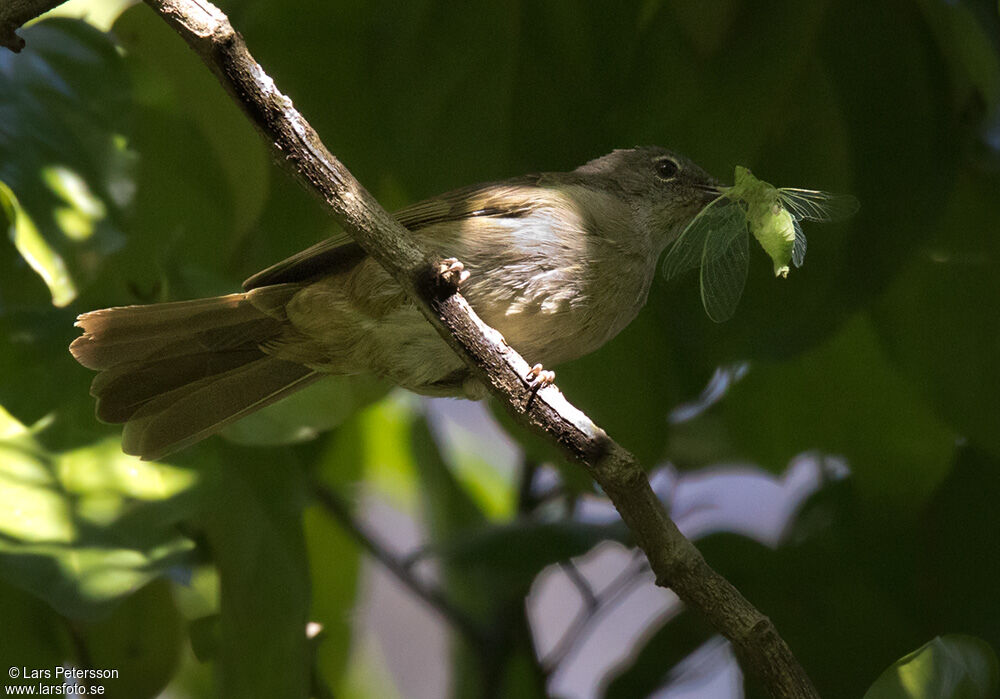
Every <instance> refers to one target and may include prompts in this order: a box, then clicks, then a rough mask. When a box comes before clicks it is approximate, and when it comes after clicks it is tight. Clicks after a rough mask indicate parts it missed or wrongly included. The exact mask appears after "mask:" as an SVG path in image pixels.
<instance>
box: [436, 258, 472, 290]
mask: <svg viewBox="0 0 1000 699" xmlns="http://www.w3.org/2000/svg"><path fill="white" fill-rule="evenodd" d="M437 273H438V276H439V277H441V279H443V280H444V281H445V282H447V283H448V284H452V285H453V286H454V287H455V288H458V287H459V285H461V283H462V282H464V281H465V280H466V279H468V278H469V271H468V270H467V269H466V268H465V265H463V264H462V263H461V262H459V261H458V260H456V259H455V258H454V257H449V258H447V259H444V260H441V261H440V262H438V266H437Z"/></svg>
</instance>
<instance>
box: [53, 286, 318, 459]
mask: <svg viewBox="0 0 1000 699" xmlns="http://www.w3.org/2000/svg"><path fill="white" fill-rule="evenodd" d="M296 289H297V287H296V286H295V285H291V284H285V285H275V286H269V287H262V288H260V289H255V290H253V291H250V292H247V293H242V294H230V295H228V296H217V297H215V298H208V299H200V300H197V301H180V302H176V303H162V304H154V305H149V306H122V307H119V308H106V309H103V310H100V311H93V312H91V313H84V314H83V315H81V316H80V317H79V318H78V319H77V322H76V324H77V326H79V327H80V328H82V329H83V331H84V334H83V335H82V336H80V337H78V338H77V339H76V340H74V341H73V344H71V345H70V348H69V349H70V352H72V353H73V356H74V357H75V358H76V360H77V361H78V362H80V363H81V364H82V365H84V366H85V367H88V368H90V369H96V370H98V371H99V372H100V373H99V374H98V375H97V376H96V377H95V378H94V382H93V384H92V385H91V389H90V392H91V394H92V395H94V396H95V397H96V398H97V417H98V418H100V419H101V420H104V421H105V422H124V423H125V430H124V433H123V435H122V449H123V450H124V451H125V452H126V453H128V454H136V455H138V456H141V457H142V458H143V459H158V458H161V457H163V456H165V455H166V454H169V453H171V452H173V451H176V450H178V449H182V448H184V447H186V446H188V445H190V444H192V443H194V442H197V441H199V440H201V439H204V438H205V437H208V436H209V435H211V434H214V433H215V432H218V431H219V430H220V429H222V428H223V427H225V426H226V425H228V424H229V423H231V422H233V421H234V420H238V419H239V418H241V417H243V416H245V415H247V414H249V413H251V412H253V411H255V410H259V409H260V408H263V407H264V406H266V405H269V404H271V403H273V402H274V401H276V400H278V399H280V398H283V397H284V396H286V395H288V394H289V393H292V392H294V391H297V390H299V389H300V388H304V387H305V386H307V385H309V384H310V383H312V382H313V381H315V380H316V379H317V378H319V376H320V375H319V374H318V373H317V372H315V371H314V370H312V369H310V368H309V367H306V366H303V365H301V364H297V363H295V362H289V361H285V360H282V359H277V358H275V357H271V356H269V355H267V354H265V353H264V352H263V351H262V350H261V349H260V347H261V345H262V344H263V343H265V342H267V341H269V340H273V339H275V338H276V337H278V336H280V335H281V334H282V332H283V329H284V328H285V327H286V322H287V318H286V316H285V313H284V307H285V304H286V303H287V301H288V300H289V298H291V295H292V294H293V293H294V292H295V291H296Z"/></svg>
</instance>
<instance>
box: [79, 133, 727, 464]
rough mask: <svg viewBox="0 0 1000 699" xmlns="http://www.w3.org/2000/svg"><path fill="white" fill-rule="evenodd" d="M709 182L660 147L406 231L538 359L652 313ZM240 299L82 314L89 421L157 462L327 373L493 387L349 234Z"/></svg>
mask: <svg viewBox="0 0 1000 699" xmlns="http://www.w3.org/2000/svg"><path fill="white" fill-rule="evenodd" d="M715 185H716V183H715V181H714V180H712V178H711V177H709V176H708V175H707V174H706V173H705V172H704V171H703V170H701V169H700V168H699V167H697V166H696V165H695V164H694V163H692V162H690V161H689V160H687V159H685V158H683V157H681V156H679V155H676V154H674V153H671V152H670V151H667V150H665V149H663V148H657V147H644V148H633V149H629V150H616V151H614V152H612V153H610V154H608V155H606V156H604V157H601V158H597V159H596V160H592V161H590V162H588V163H587V164H585V165H582V166H581V167H578V168H577V169H575V170H573V171H572V172H566V173H543V174H535V175H526V176H523V177H516V178H513V179H508V180H503V181H500V182H492V183H488V184H480V185H474V186H471V187H466V188H464V189H459V190H456V191H454V192H450V193H447V194H443V195H441V196H438V197H434V198H432V199H428V200H426V201H423V202H420V203H417V204H414V205H412V206H409V207H407V208H405V209H403V210H402V211H399V212H398V213H397V214H396V218H397V219H398V220H399V222H400V223H402V224H403V225H404V226H405V227H406V228H408V229H409V230H410V231H411V232H412V233H414V234H415V235H416V236H418V237H419V239H420V245H421V247H422V249H423V250H424V251H426V252H427V254H429V255H433V256H438V257H441V258H452V257H453V258H457V259H458V260H461V261H462V262H463V263H464V265H465V269H466V270H467V271H468V272H469V273H470V276H469V278H468V281H467V282H465V283H464V284H463V286H462V293H463V294H464V295H465V297H466V298H467V299H468V301H469V303H470V304H471V305H472V307H473V308H474V309H475V310H476V312H477V313H478V314H479V315H480V316H481V317H482V319H483V320H484V321H485V322H486V323H488V324H489V325H491V326H493V327H494V328H496V329H497V330H499V331H500V332H501V333H502V334H503V335H504V337H505V338H506V339H507V341H508V343H510V345H511V346H512V347H514V348H515V349H516V350H517V351H518V352H520V353H521V354H522V355H523V356H524V357H526V358H527V359H528V360H529V361H531V362H539V363H541V364H544V365H545V366H554V365H557V364H559V363H561V362H565V361H568V360H571V359H575V358H577V357H580V356H582V355H584V354H587V353H589V352H592V351H594V350H595V349H597V348H598V347H600V346H601V345H603V344H604V343H605V342H607V341H608V340H610V339H611V338H613V337H614V336H615V335H617V334H618V333H619V332H620V331H621V330H622V328H624V327H625V326H626V325H628V323H629V322H631V321H632V319H633V318H635V316H636V314H637V313H638V312H639V309H640V308H641V307H642V306H643V304H645V302H646V297H647V295H648V293H649V288H650V285H651V283H652V281H653V278H654V276H655V273H656V266H657V260H658V258H659V256H660V254H661V253H662V252H663V250H664V249H665V248H666V246H667V245H668V244H669V243H670V242H671V241H672V240H673V239H674V238H676V237H677V235H679V233H680V231H681V230H683V228H684V226H685V225H686V224H687V223H688V222H689V221H690V220H691V219H692V218H693V217H694V216H695V214H697V213H698V211H699V210H700V209H701V208H702V207H703V206H704V205H705V204H706V203H708V202H709V201H711V200H712V199H713V198H714V197H715V196H717V195H718V190H717V189H716V186H715ZM243 289H244V290H243V292H241V293H236V294H229V295H226V296H217V297H214V298H206V299H199V300H195V301H179V302H174V303H161V304H153V305H147V306H123V307H119V308H106V309H103V310H99V311H92V312H90V313H84V314H83V315H81V316H80V317H79V318H78V319H77V323H76V324H77V325H78V326H79V327H80V328H82V329H83V333H84V334H83V335H82V336H81V337H78V338H77V339H76V340H75V341H74V342H73V344H72V345H70V351H71V352H72V353H73V356H74V357H76V359H77V361H79V362H80V363H81V364H83V365H84V366H86V367H89V368H91V369H96V370H97V371H99V372H100V373H99V374H98V375H97V376H96V377H95V378H94V382H93V385H92V387H91V393H92V394H93V395H94V396H95V397H96V398H97V417H98V418H100V419H101V420H104V421H106V422H114V423H125V429H124V434H123V437H122V449H123V450H124V451H125V452H127V453H129V454H137V455H139V456H141V457H142V458H144V459H156V458H160V457H162V456H164V455H166V454H169V453H171V452H173V451H176V450H178V449H182V448H184V447H186V446H188V445H190V444H192V443H194V442H197V441H199V440H201V439H204V438H205V437H207V436H209V435H211V434H213V433H215V432H217V431H218V430H220V429H221V428H222V427H224V426H225V425H227V424H229V423H231V422H233V421H234V420H238V419H239V418H241V417H243V416H245V415H247V414H249V413H251V412H253V411H255V410H258V409H260V408H262V407H264V406H266V405H269V404H271V403H273V402H275V401H277V400H280V399H281V398H283V397H285V396H287V395H289V394H290V393H292V392H294V391H297V390H299V389H301V388H303V387H305V386H307V385H309V384H311V383H312V382H314V381H317V380H319V379H321V378H322V377H324V376H325V375H327V374H361V373H366V372H370V373H373V374H376V375H379V376H382V377H385V378H387V379H389V380H390V381H392V382H394V383H396V384H398V385H400V386H403V387H405V388H408V389H410V390H412V391H416V392H417V393H422V394H426V395H434V396H462V397H468V398H481V397H482V396H484V395H485V390H484V388H483V387H482V386H481V385H480V384H479V383H478V382H477V381H476V380H475V379H474V378H472V375H471V373H470V372H469V370H468V367H467V366H466V365H465V364H464V363H463V361H462V360H461V359H460V358H459V357H458V356H457V355H456V354H455V353H454V352H453V351H452V350H451V348H449V347H448V345H447V344H446V343H445V341H444V340H443V339H442V338H441V337H440V336H439V335H438V333H437V331H436V330H435V329H434V328H433V327H432V326H431V325H430V324H429V323H428V322H427V321H426V319H425V318H424V317H423V315H422V314H421V313H420V312H419V311H418V310H417V308H416V307H415V306H414V305H413V304H412V303H411V302H410V301H409V299H408V298H407V297H406V295H405V294H404V293H403V291H402V289H401V288H400V286H399V285H398V284H397V283H396V282H395V280H394V279H393V278H392V277H390V276H389V275H388V274H387V273H386V272H385V270H383V269H382V267H381V266H380V265H379V264H378V263H377V262H376V261H375V260H373V259H372V258H370V257H368V255H366V254H365V252H364V251H363V250H362V249H361V247H360V246H358V245H357V244H356V243H354V242H352V241H351V240H350V239H349V238H347V237H346V236H337V237H333V238H330V239H328V240H325V241H323V242H321V243H319V244H317V245H314V246H313V247H311V248H309V249H307V250H305V251H303V252H300V253H298V254H297V255H293V256H292V257H290V258H288V259H287V260H284V261H283V262H279V263H278V264H276V265H274V266H272V267H269V268H268V269H265V270H264V271H262V272H259V273H258V274H255V275H253V276H252V277H250V278H249V279H247V280H246V282H244V284H243Z"/></svg>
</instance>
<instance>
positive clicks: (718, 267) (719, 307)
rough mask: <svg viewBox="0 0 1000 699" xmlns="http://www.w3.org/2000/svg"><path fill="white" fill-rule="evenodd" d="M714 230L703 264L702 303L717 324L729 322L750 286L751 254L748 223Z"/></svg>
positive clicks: (707, 244)
mask: <svg viewBox="0 0 1000 699" xmlns="http://www.w3.org/2000/svg"><path fill="white" fill-rule="evenodd" d="M740 224H741V225H739V226H736V225H732V224H730V225H728V226H722V227H718V228H714V229H712V230H711V231H710V232H709V234H708V237H707V238H706V239H705V248H704V251H703V256H702V264H701V303H702V305H703V306H704V307H705V312H706V313H708V317H709V318H711V319H712V320H714V321H715V322H716V323H721V322H723V321H726V320H729V319H730V318H731V317H732V316H733V313H734V312H735V311H736V306H737V304H739V302H740V297H741V296H742V295H743V287H744V286H746V283H747V267H749V262H750V255H749V250H748V245H747V241H748V240H749V236H748V235H747V231H746V223H745V221H740Z"/></svg>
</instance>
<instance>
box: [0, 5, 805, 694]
mask: <svg viewBox="0 0 1000 699" xmlns="http://www.w3.org/2000/svg"><path fill="white" fill-rule="evenodd" d="M145 2H146V4H147V5H149V6H150V7H151V8H152V9H153V10H155V11H156V12H157V13H158V14H160V15H161V16H162V17H163V18H164V19H165V20H166V21H167V23H168V24H170V26H171V27H173V28H174V29H175V30H176V31H177V33H178V34H180V35H181V37H182V38H183V39H184V40H185V41H186V42H187V43H188V45H190V46H191V48H192V49H194V51H195V52H196V53H197V54H198V55H199V56H200V57H201V58H202V60H203V61H204V62H205V63H206V65H207V66H208V68H209V69H210V70H211V71H212V72H213V73H214V74H215V75H216V76H217V77H218V78H219V80H220V82H221V83H222V85H223V86H224V87H225V89H226V90H227V91H228V92H229V93H230V95H231V96H232V97H233V98H234V99H235V100H236V102H237V103H238V104H239V105H240V106H241V108H242V109H243V110H244V112H245V113H246V114H247V116H248V117H249V118H250V120H251V121H252V122H253V124H254V125H255V127H256V128H257V129H258V130H259V131H260V132H261V134H262V135H263V136H264V138H265V139H266V140H267V141H268V142H269V143H270V144H271V146H272V147H273V148H274V149H275V154H276V155H277V156H278V157H279V158H280V159H282V160H284V161H285V162H286V164H287V165H288V166H289V167H290V168H291V170H292V172H293V173H294V174H295V176H296V177H298V179H299V180H300V181H301V182H302V183H303V184H304V185H305V187H306V188H307V189H308V190H309V191H311V192H312V193H313V194H315V195H316V196H318V197H319V198H320V199H321V200H322V201H323V202H324V203H325V204H326V206H327V207H328V208H329V210H330V211H331V213H333V214H334V216H335V217H336V218H337V219H338V221H339V222H340V223H341V224H342V225H343V227H344V229H345V230H346V231H347V232H348V233H349V234H350V235H351V236H352V237H353V238H354V239H355V240H356V241H357V242H358V243H359V244H360V245H361V246H362V247H363V248H364V249H365V250H366V251H367V252H368V254H370V255H371V256H372V257H374V258H375V259H376V260H377V261H378V262H379V263H380V264H381V265H382V266H383V267H384V268H385V269H386V270H387V271H388V272H389V273H390V274H391V275H392V276H393V277H394V278H395V279H396V280H397V282H398V283H399V284H400V285H401V286H402V287H403V289H404V291H405V292H406V293H407V295H408V296H409V298H410V299H411V300H412V301H413V303H414V304H415V305H416V306H417V307H418V308H419V309H420V311H421V312H422V313H423V314H424V315H425V316H426V317H427V319H428V321H430V322H431V324H432V325H434V327H435V328H436V329H437V330H438V332H439V333H440V334H441V336H442V337H443V338H444V339H445V340H446V341H447V342H448V344H449V345H450V346H451V347H452V348H453V349H454V350H455V352H456V353H457V354H458V355H459V356H460V357H462V359H463V360H464V361H465V362H466V363H467V364H468V365H469V367H470V368H471V369H472V371H473V372H474V374H475V375H476V377H477V378H478V379H479V380H480V381H482V382H483V383H484V385H486V386H487V387H489V389H490V391H491V392H492V393H493V395H494V396H495V397H496V398H497V399H498V400H499V401H500V402H501V403H502V404H503V405H504V406H505V408H506V409H507V410H508V412H510V413H511V415H513V416H514V418H515V419H517V420H518V421H519V422H521V423H522V424H524V425H526V426H528V427H529V428H530V429H532V430H534V431H535V432H537V433H539V434H542V435H544V436H545V437H546V438H548V439H549V440H550V441H553V442H556V443H557V444H558V445H559V446H560V447H561V448H562V450H563V451H564V452H565V453H566V454H567V456H569V457H570V458H571V459H573V460H575V461H577V462H579V463H581V464H582V465H583V466H584V468H586V469H587V472H588V473H589V474H590V476H591V477H592V478H593V479H594V480H595V481H596V482H597V483H598V484H599V485H600V486H601V488H603V490H604V492H605V493H606V494H607V495H608V497H609V498H610V499H611V501H612V502H613V503H614V505H615V507H616V508H617V509H618V512H619V513H620V514H621V517H622V519H623V520H624V521H625V523H626V525H627V526H628V527H629V529H630V530H631V532H632V534H633V535H634V536H635V540H636V543H637V544H638V545H639V547H640V548H641V549H642V550H643V551H644V552H645V554H646V557H647V558H648V559H649V565H650V568H651V569H652V570H653V572H654V573H655V575H656V582H657V584H658V585H661V586H664V587H670V588H672V589H673V590H674V592H675V593H676V594H677V596H678V597H679V598H680V599H681V600H683V601H684V602H685V603H686V604H688V605H690V606H692V607H694V608H695V609H698V610H699V611H700V612H701V613H702V614H704V615H705V616H706V617H707V618H708V620H709V621H710V622H711V624H712V625H713V626H714V627H715V628H716V629H718V631H719V632H720V633H721V634H722V635H724V636H725V637H726V638H727V639H729V641H730V642H731V643H732V644H733V647H734V649H735V651H736V655H737V657H738V658H739V659H740V662H741V663H742V665H743V667H744V668H745V669H747V670H748V671H749V672H750V673H751V674H753V675H755V676H756V677H757V678H758V679H759V680H760V681H761V682H762V683H763V685H764V686H765V687H766V688H767V690H768V691H769V693H770V694H771V696H773V697H795V698H799V697H802V698H815V697H818V694H817V692H816V690H815V689H814V688H813V686H812V684H811V683H810V681H809V679H808V677H807V676H806V674H805V672H804V671H803V669H802V667H801V666H800V665H799V663H798V662H797V661H796V659H795V658H794V656H793V655H792V653H791V651H790V649H789V648H788V645H787V644H786V643H785V642H784V640H782V638H781V637H780V636H779V635H778V632H777V630H776V629H775V627H774V625H773V624H772V623H771V621H770V620H769V619H768V618H767V617H766V616H764V615H763V614H761V613H760V612H759V611H757V610H756V609H755V608H754V607H753V606H752V605H751V604H750V603H749V602H748V601H747V600H746V599H745V598H744V597H743V596H742V595H741V594H740V593H739V591H738V590H736V588H734V587H733V586H732V585H731V584H730V583H729V582H728V581H727V580H725V579H724V578H723V577H722V576H720V575H719V574H718V573H716V572H715V571H714V570H712V568H711V567H710V566H709V565H708V564H707V563H706V562H705V560H704V558H702V556H701V554H700V553H699V552H698V550H697V549H696V548H695V547H694V545H693V544H692V543H691V542H689V541H688V540H687V539H685V538H684V536H683V535H682V534H681V533H680V531H679V530H678V529H677V526H676V525H675V524H674V523H673V521H671V520H670V519H669V517H667V515H666V512H665V511H664V509H663V505H662V503H660V501H659V500H658V499H657V498H656V495H655V494H654V493H653V490H652V489H651V488H650V486H649V481H648V480H647V478H646V474H645V472H644V471H643V470H642V468H641V467H640V465H639V464H638V462H637V461H636V459H635V458H634V457H633V456H632V455H631V454H630V453H629V452H627V451H626V450H625V449H623V448H622V447H621V446H620V445H618V444H617V443H616V442H615V441H614V440H612V439H611V438H610V437H608V435H607V434H606V433H605V432H604V431H603V430H602V429H600V428H599V427H598V426H596V425H595V424H594V423H593V422H592V421H591V420H590V419H589V418H588V417H587V416H586V415H585V414H583V413H582V412H581V411H580V410H578V409H577V408H575V407H574V406H573V405H571V404H570V403H569V402H568V401H567V400H566V399H565V397H563V395H562V393H560V392H559V390H558V389H557V388H556V387H555V386H549V387H546V388H543V389H541V390H540V391H538V392H537V395H536V394H535V393H534V391H533V390H532V387H531V386H529V385H528V384H527V382H526V381H525V379H524V376H525V375H526V374H527V373H528V369H529V365H528V363H527V362H526V361H525V360H524V359H523V358H522V357H521V356H520V355H519V354H518V353H517V352H515V351H514V350H513V349H512V348H510V347H509V346H508V345H507V344H506V342H505V341H504V339H503V337H501V335H500V334H499V333H498V332H497V331H496V330H494V329H493V328H490V327H489V326H487V325H485V324H484V323H483V322H482V321H481V320H480V319H479V317H478V316H477V315H476V313H475V312H474V311H473V310H472V308H471V307H470V306H469V304H468V302H466V300H465V299H464V298H463V297H462V295H461V294H460V293H458V289H457V288H456V286H455V285H454V284H453V283H451V282H450V281H449V280H448V279H445V278H443V277H442V276H441V275H440V274H439V273H438V267H437V265H436V264H435V263H436V261H435V260H428V259H427V258H426V257H425V256H424V255H423V253H422V252H421V251H420V249H419V248H418V247H417V246H416V244H415V243H414V242H413V239H412V236H411V235H410V233H409V231H407V230H406V229H405V228H404V227H403V226H402V225H400V224H399V223H398V222H397V221H396V220H395V219H394V218H393V217H392V216H390V215H389V214H388V213H387V212H386V211H385V210H384V209H383V208H382V207H381V206H380V205H379V204H378V202H377V201H376V200H375V199H374V197H372V196H371V194H369V193H368V192H367V191H366V190H365V189H364V187H362V186H361V184H360V183H359V182H358V181H357V180H356V179H354V177H353V176H352V175H351V173H350V172H349V171H348V170H347V168H345V167H344V166H343V165H342V164H341V163H340V162H339V161H338V160H337V159H336V158H335V157H334V156H333V155H332V154H331V153H330V152H329V151H328V150H327V149H326V147H325V146H324V145H323V144H322V142H321V141H320V139H319V136H318V135H317V134H316V132H315V131H314V130H313V129H312V127H311V126H310V125H309V124H308V123H307V122H306V120H305V119H304V118H303V117H302V115H300V114H299V113H298V111H296V110H295V108H294V107H293V105H292V102H291V100H290V99H288V98H287V97H286V96H285V95H283V94H282V93H281V92H280V91H279V90H278V89H277V88H276V87H275V85H274V82H273V81H272V80H271V78H270V77H268V75H267V74H266V73H265V72H264V71H263V69H262V68H261V67H260V66H259V65H258V64H257V62H256V61H255V60H254V59H253V57H252V56H251V55H250V53H249V51H248V50H247V47H246V44H245V43H244V41H243V38H242V37H241V36H240V35H239V34H238V33H237V32H236V31H235V30H234V29H233V28H232V26H231V25H230V23H229V20H228V18H227V17H226V16H225V14H223V13H222V12H221V11H220V10H218V9H217V8H216V7H214V6H213V5H212V4H210V3H209V2H207V0H145ZM11 3H13V5H14V6H16V7H17V8H21V7H22V6H24V7H27V6H35V7H36V8H39V7H41V8H44V9H48V7H51V6H52V5H53V3H52V2H40V1H39V0H35V1H34V2H32V1H31V0H7V4H6V6H5V10H4V11H3V13H2V15H3V16H2V17H0V19H5V21H6V22H7V24H6V25H0V29H2V28H3V27H11V23H12V20H11V19H7V17H15V18H19V19H15V20H13V21H19V22H23V21H25V20H26V19H27V18H26V17H20V16H19V15H17V14H16V13H15V12H13V11H11V10H10V5H11ZM54 4H58V3H54ZM17 26H19V24H18V25H17ZM12 33H13V32H12V29H11V34H12ZM5 45H7V44H5ZM533 396H534V398H533Z"/></svg>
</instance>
